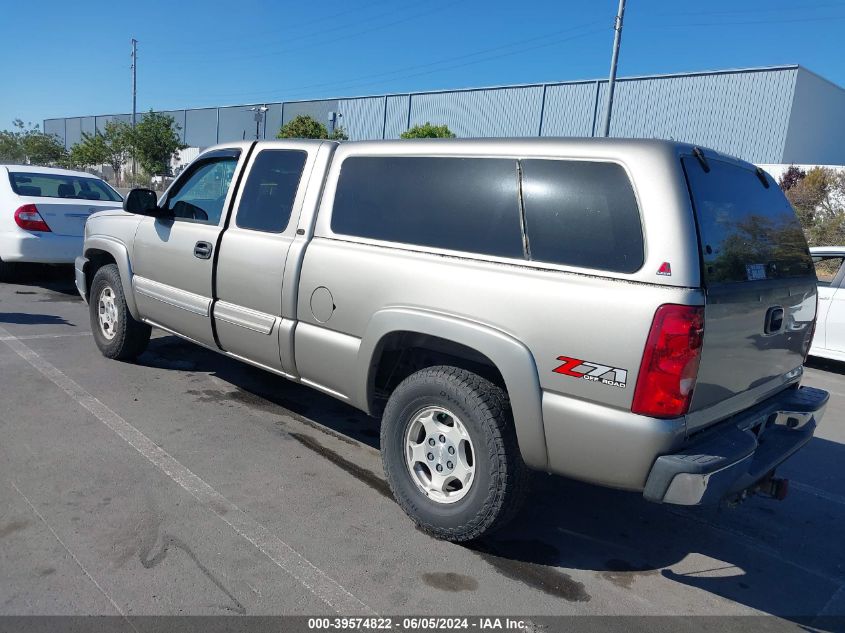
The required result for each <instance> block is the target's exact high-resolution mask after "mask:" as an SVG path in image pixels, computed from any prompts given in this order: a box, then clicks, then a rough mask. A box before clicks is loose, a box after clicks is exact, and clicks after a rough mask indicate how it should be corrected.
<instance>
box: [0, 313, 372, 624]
mask: <svg viewBox="0 0 845 633" xmlns="http://www.w3.org/2000/svg"><path fill="white" fill-rule="evenodd" d="M0 340H2V341H3V342H4V343H5V344H6V345H8V346H9V347H10V348H12V350H13V351H14V352H15V353H16V354H17V355H18V356H20V357H21V358H23V359H24V360H25V361H26V362H28V363H29V364H30V365H32V367H34V368H35V369H37V370H38V371H39V372H41V374H43V375H44V376H45V377H46V378H48V379H49V380H50V381H52V382H53V384H55V385H56V386H57V387H59V388H60V389H61V390H62V391H64V392H65V393H66V394H68V395H69V396H70V397H71V398H73V399H74V400H76V402H77V403H78V404H79V405H80V406H81V407H83V408H84V409H87V410H88V411H89V412H90V413H91V414H93V415H94V417H96V418H97V419H98V420H100V422H102V423H103V424H105V425H106V426H107V427H108V428H110V429H111V430H112V431H114V432H115V433H116V434H117V435H118V436H120V437H121V438H122V439H123V440H124V441H125V442H126V443H127V444H129V445H130V446H132V448H134V449H135V450H136V451H138V453H140V454H141V455H142V456H143V457H144V458H145V459H147V461H149V462H150V463H151V464H153V465H154V466H155V467H156V468H158V469H159V470H161V471H162V472H163V473H164V474H166V475H167V476H168V477H170V478H171V479H172V480H173V481H175V482H176V483H177V484H179V485H180V486H181V487H182V488H184V489H185V490H187V491H188V492H189V493H190V494H191V496H193V497H194V498H195V499H196V500H197V501H199V502H200V503H201V504H202V505H203V506H205V507H206V508H208V509H209V510H210V511H211V512H213V513H214V514H215V515H217V517H218V518H219V519H220V520H221V521H223V522H224V523H226V524H228V525H229V527H231V528H232V529H233V530H234V531H235V532H236V533H237V534H238V535H240V536H241V537H243V538H244V539H246V540H247V541H249V542H250V543H252V544H253V545H254V546H255V547H256V548H258V549H259V550H260V551H261V552H262V553H263V554H264V555H265V556H267V558H269V559H270V560H271V561H273V562H274V563H275V564H276V565H278V566H279V567H280V568H281V569H283V570H284V571H285V572H287V573H288V574H289V575H290V576H292V577H293V578H295V579H296V580H297V581H299V582H300V583H301V584H302V585H303V586H304V587H305V588H306V589H308V590H309V591H310V592H311V593H313V594H314V595H315V596H317V597H318V598H319V599H320V600H322V601H323V602H325V603H326V604H327V605H329V606H330V607H331V608H332V609H334V610H335V611H336V612H337V613H338V614H341V615H375V612H374V611H373V609H371V608H370V607H369V606H368V605H367V604H365V603H364V602H362V601H361V600H359V599H358V598H356V597H355V596H354V595H352V594H351V593H350V592H349V591H348V590H347V589H346V588H344V587H343V586H342V585H341V584H340V583H338V582H337V581H336V580H334V579H333V578H331V577H330V576H328V575H327V574H326V573H325V572H323V571H322V570H321V569H319V568H318V567H317V566H315V565H314V564H313V563H311V562H310V561H309V560H308V559H307V558H305V557H304V556H302V554H300V553H299V552H297V551H296V550H295V549H294V548H292V547H291V546H290V545H288V544H287V543H285V542H284V541H282V540H281V539H280V538H278V537H277V536H276V535H275V534H273V533H272V532H270V530H268V529H267V528H266V527H264V526H263V525H261V524H260V523H258V522H257V521H255V520H254V519H251V518H250V517H249V516H247V514H246V513H245V512H244V511H243V510H241V509H240V508H238V507H237V506H236V505H235V504H234V503H232V502H231V501H229V500H228V499H227V498H226V497H224V496H223V495H221V494H220V493H219V492H217V491H216V490H215V489H214V488H212V487H211V486H210V485H209V484H208V483H206V482H205V481H204V480H203V479H201V478H200V477H199V476H197V475H196V474H194V473H193V472H192V471H191V470H190V469H188V468H187V467H186V466H184V465H183V464H182V463H180V462H179V461H178V460H177V459H176V458H175V457H173V456H172V455H170V454H169V453H168V452H167V451H165V450H164V449H163V448H161V447H160V446H158V445H157V444H156V443H155V442H153V441H152V440H151V439H150V438H148V437H147V436H146V435H144V434H143V433H142V432H141V431H139V430H138V429H136V428H135V427H134V426H132V425H131V424H129V422H127V421H126V420H124V419H123V418H122V417H120V416H119V415H118V414H117V413H115V412H114V411H112V410H111V409H109V408H108V407H107V406H106V405H105V404H103V403H102V402H100V400H98V399H97V398H95V397H94V396H92V395H91V394H90V393H88V392H87V391H86V390H85V389H84V388H83V387H82V386H81V385H79V383H77V382H76V381H74V380H73V379H72V378H70V377H69V376H67V375H66V374H65V373H63V372H62V371H61V370H60V369H58V368H57V367H55V366H54V365H52V364H51V363H49V362H48V361H46V360H44V359H43V358H42V357H41V356H39V355H38V353H36V352H35V351H34V350H33V349H31V348H30V347H29V346H27V345H26V344H25V343H23V342H22V341H21V340H20V339H19V338H18V337H15V336H12V335H11V334H10V333H9V332H8V330H6V329H5V328H3V327H2V326H0Z"/></svg>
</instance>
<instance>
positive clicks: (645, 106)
mask: <svg viewBox="0 0 845 633" xmlns="http://www.w3.org/2000/svg"><path fill="white" fill-rule="evenodd" d="M807 72H808V71H806V70H804V69H803V68H800V67H798V66H780V67H772V68H756V69H744V70H732V71H717V72H703V73H687V74H676V75H660V76H650V77H632V78H621V79H618V80H617V87H616V93H615V97H614V110H613V120H612V123H611V136H615V137H634V138H670V139H675V140H679V141H687V142H692V143H697V144H701V145H705V146H708V147H712V148H714V149H717V150H720V151H724V152H726V153H730V154H733V155H737V156H740V157H742V158H745V159H746V160H750V161H752V162H757V163H780V162H785V161H786V160H787V159H788V160H790V161H795V162H824V163H845V149H843V147H845V142H843V143H840V144H838V149H837V147H834V146H833V145H831V148H830V151H829V152H827V153H828V154H830V153H833V154H836V156H835V157H833V156H831V155H825V156H805V155H803V154H802V155H801V156H798V155H796V156H791V157H787V156H786V155H785V153H786V150H787V148H788V146H789V142H788V141H789V138H788V135H789V134H790V129H791V127H793V126H794V125H795V124H796V121H795V109H794V108H793V102H794V101H795V98H796V89H797V84H798V80H799V76H800V74H801V73H807ZM809 74H811V73H809ZM813 77H815V76H813ZM830 86H832V90H833V91H832V92H831V93H830V94H827V93H824V94H822V93H819V94H820V95H821V96H817V97H814V99H815V98H820V99H826V100H827V101H831V99H832V100H833V101H836V100H837V99H842V100H843V101H845V91H843V90H842V89H841V88H838V87H836V86H833V85H832V84H830ZM822 92H823V91H822ZM606 94H607V82H606V80H595V81H571V82H560V83H546V84H534V85H523V86H504V87H496V88H480V89H468V90H444V91H436V92H416V93H406V94H391V95H381V96H368V97H354V98H338V99H318V100H311V101H288V102H277V103H257V104H247V105H238V106H226V107H216V108H200V109H188V110H171V111H164V113H165V114H168V115H170V116H172V117H173V118H174V120H175V122H176V125H178V127H179V133H180V135H181V137H182V140H183V142H184V143H185V144H187V145H188V146H191V147H200V148H202V147H208V146H210V145H215V144H217V143H223V142H226V141H234V140H242V139H253V138H259V139H265V138H274V137H275V135H276V132H277V131H278V129H279V127H280V126H281V125H282V124H283V123H287V122H288V121H290V120H291V119H293V118H294V117H295V116H297V115H301V114H307V115H310V116H312V117H314V118H315V119H317V120H318V121H321V122H323V123H327V122H328V120H329V118H330V117H336V118H337V124H338V125H339V126H342V127H343V128H344V130H345V131H346V133H347V134H348V136H349V138H350V140H369V139H394V138H398V137H399V135H400V134H401V133H402V132H403V131H405V130H407V129H408V128H409V127H411V126H413V125H416V124H420V123H425V122H431V123H436V124H446V125H448V126H449V128H450V129H451V130H452V131H453V132H455V133H456V134H457V135H458V136H459V137H517V136H518V137H527V136H580V137H583V136H588V137H589V136H596V135H598V134H600V125H601V118H602V114H603V112H604V107H605V99H606ZM831 103H832V102H831ZM834 105H836V107H832V108H828V109H832V110H836V108H838V101H836V103H835V104H834ZM258 106H266V107H267V111H266V113H265V114H264V116H263V117H262V119H261V121H260V122H259V124H258V129H257V130H256V120H255V108H256V107H258ZM143 116H144V115H143V113H140V114H139V117H141V118H142V117H143ZM816 118H817V117H816ZM816 118H814V117H812V116H809V117H808V119H811V120H809V121H805V122H802V125H803V126H804V127H806V126H807V125H815V126H817V127H818V126H822V125H828V123H827V122H825V121H818V120H815V119H816ZM831 118H833V117H831ZM115 119H117V120H123V121H129V119H130V116H129V115H128V114H117V115H104V116H87V117H73V118H63V119H48V120H46V121H44V130H45V131H46V132H48V133H53V134H56V135H58V136H59V137H60V138H61V139H62V140H63V141H64V143H65V146H66V147H68V148H70V147H71V146H72V145H74V144H75V143H77V142H78V141H79V140H80V138H81V136H82V133H83V132H87V133H89V134H90V133H94V132H95V131H98V130H102V129H103V127H104V125H105V124H106V122H108V121H110V120H115ZM829 125H830V126H833V127H835V128H836V129H835V130H834V132H833V134H834V137H836V135H839V136H845V132H843V131H842V124H841V122H840V121H839V120H836V121H835V122H834V121H833V120H831V121H830V123H829ZM830 134H831V133H830V132H829V131H826V132H825V134H824V138H829V137H830ZM837 138H838V137H837ZM843 141H845V138H843ZM792 145H795V144H794V143H793V144H792ZM796 147H797V146H796ZM800 149H801V150H802V151H803V153H804V154H806V153H807V152H809V153H812V152H813V149H814V148H813V147H809V148H800ZM804 150H806V151H804ZM826 151H827V150H826ZM799 153H800V152H799Z"/></svg>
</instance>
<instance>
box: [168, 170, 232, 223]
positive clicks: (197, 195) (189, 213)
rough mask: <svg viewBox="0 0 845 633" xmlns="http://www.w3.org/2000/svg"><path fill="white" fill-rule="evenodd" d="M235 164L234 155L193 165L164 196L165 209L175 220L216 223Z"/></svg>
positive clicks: (221, 210) (221, 211)
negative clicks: (166, 196)
mask: <svg viewBox="0 0 845 633" xmlns="http://www.w3.org/2000/svg"><path fill="white" fill-rule="evenodd" d="M237 164H238V158H237V156H226V157H222V158H215V159H211V160H208V161H203V162H201V163H197V164H196V165H195V166H193V167H192V168H189V172H188V174H187V175H186V177H185V180H184V181H182V182H181V183H180V184H179V185H178V189H177V190H176V191H175V192H173V193H172V194H170V195H169V196H168V198H167V201H166V202H165V207H166V208H167V209H168V210H169V211H170V212H171V213H172V214H173V217H174V218H175V219H177V220H179V219H182V220H194V221H197V222H203V223H205V224H218V223H219V222H220V216H221V215H222V214H223V204H224V203H225V202H226V195H227V194H228V193H229V186H230V185H231V183H232V176H233V174H234V173H235V166H236V165H237Z"/></svg>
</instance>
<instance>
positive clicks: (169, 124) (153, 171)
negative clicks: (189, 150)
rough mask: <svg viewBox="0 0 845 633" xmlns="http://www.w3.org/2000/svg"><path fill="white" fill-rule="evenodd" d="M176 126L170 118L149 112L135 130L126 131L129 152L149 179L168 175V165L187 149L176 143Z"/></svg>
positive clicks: (180, 142)
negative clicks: (149, 176) (153, 176)
mask: <svg viewBox="0 0 845 633" xmlns="http://www.w3.org/2000/svg"><path fill="white" fill-rule="evenodd" d="M180 129H181V127H180V126H178V125H177V124H176V121H175V120H174V119H173V117H172V116H168V115H166V114H160V113H158V112H153V111H152V110H150V111H149V112H148V113H147V114H146V115H145V116H144V118H143V119H141V121H139V122H138V123H137V124H136V125H135V128H134V129H132V128H129V129H128V130H127V131H126V139H127V140H126V143H127V146H128V148H129V152H130V153H131V155H132V156H133V157H134V158H135V160H137V161H138V164H139V165H140V166H141V169H142V170H143V171H144V172H145V173H147V174H149V175H157V174H161V175H165V176H166V175H169V173H170V161H171V160H173V158H175V157H176V156H177V152H178V151H179V150H180V149H184V148H185V147H187V145H185V144H184V143H182V141H181V140H180V139H179V130H180Z"/></svg>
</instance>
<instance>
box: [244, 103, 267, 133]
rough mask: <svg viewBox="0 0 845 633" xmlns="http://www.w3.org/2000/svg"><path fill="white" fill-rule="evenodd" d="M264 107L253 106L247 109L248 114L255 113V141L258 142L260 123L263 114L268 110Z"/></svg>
mask: <svg viewBox="0 0 845 633" xmlns="http://www.w3.org/2000/svg"><path fill="white" fill-rule="evenodd" d="M269 109H270V108H268V107H267V106H265V105H262V106H254V107H252V108H250V109H249V111H250V112H255V140H256V141H257V140H258V135H259V133H260V132H259V130H260V128H261V121H263V120H264V113H265V112H267V110H269Z"/></svg>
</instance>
